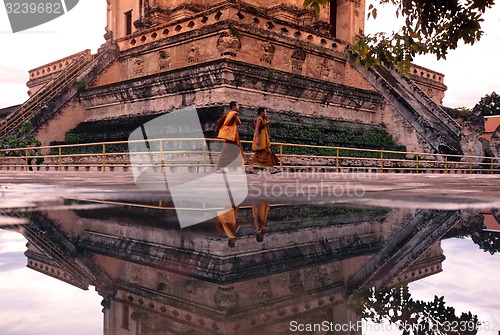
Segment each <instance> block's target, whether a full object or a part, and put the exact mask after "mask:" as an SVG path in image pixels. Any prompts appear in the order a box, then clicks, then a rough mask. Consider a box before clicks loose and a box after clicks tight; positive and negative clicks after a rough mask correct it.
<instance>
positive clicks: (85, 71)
mask: <svg viewBox="0 0 500 335" xmlns="http://www.w3.org/2000/svg"><path fill="white" fill-rule="evenodd" d="M118 55H119V50H118V47H117V46H116V45H115V44H110V45H107V46H106V47H105V48H103V49H102V50H100V51H99V53H97V54H96V55H91V54H87V53H82V54H81V55H80V56H79V57H77V58H75V60H73V62H72V63H71V64H70V65H69V66H68V67H67V68H65V69H64V70H63V71H61V73H60V74H59V75H58V76H57V77H56V78H54V79H53V80H51V81H50V82H48V83H47V84H46V85H44V86H43V87H42V88H41V89H40V90H38V91H37V92H36V93H35V94H33V95H32V96H31V97H30V98H29V99H28V100H27V101H26V102H25V103H23V104H22V105H21V106H19V107H18V108H17V109H15V110H14V111H12V112H11V113H9V114H8V115H7V116H6V117H5V118H4V119H3V120H1V122H0V139H4V138H5V137H6V136H8V135H15V134H16V133H17V132H18V131H19V129H20V127H21V126H22V125H23V124H24V123H25V122H27V121H31V123H32V126H33V128H32V131H36V130H37V129H38V128H39V127H40V126H41V125H43V124H44V123H45V122H47V121H49V120H50V119H51V118H52V117H53V116H54V115H55V114H56V113H57V112H58V111H59V109H60V108H61V107H62V106H64V105H65V104H66V103H67V102H68V101H69V100H70V99H71V98H73V97H74V96H75V95H76V94H77V93H78V92H79V90H80V89H82V87H79V85H84V84H85V83H88V82H90V81H91V80H92V79H93V78H95V77H96V76H97V75H98V74H99V73H100V72H101V71H102V70H104V69H105V68H106V67H107V66H108V65H109V64H110V63H111V62H112V61H114V60H115V59H116V58H117V57H118ZM80 83H82V84H80Z"/></svg>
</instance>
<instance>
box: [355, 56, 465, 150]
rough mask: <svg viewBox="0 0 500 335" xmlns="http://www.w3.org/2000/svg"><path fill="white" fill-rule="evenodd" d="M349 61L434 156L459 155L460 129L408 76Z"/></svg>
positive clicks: (380, 67) (379, 67) (384, 68)
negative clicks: (420, 137)
mask: <svg viewBox="0 0 500 335" xmlns="http://www.w3.org/2000/svg"><path fill="white" fill-rule="evenodd" d="M347 58H348V59H349V62H350V63H351V64H352V66H354V67H355V68H356V69H357V70H358V71H359V72H360V73H361V75H362V76H363V77H364V78H365V79H366V80H367V81H368V82H369V83H370V84H372V85H373V87H375V89H377V91H379V93H380V94H382V95H383V96H384V97H385V99H386V100H387V101H389V103H390V104H391V105H392V106H393V107H394V108H395V109H396V111H398V112H399V113H400V114H401V115H402V116H403V117H404V118H405V120H406V121H408V123H409V124H410V125H411V126H412V127H413V128H414V129H415V130H416V131H417V133H418V134H419V135H420V136H422V138H423V139H424V140H425V141H427V142H428V143H429V145H430V146H431V147H432V148H433V149H434V151H435V153H443V154H457V155H462V154H463V151H462V148H461V145H460V136H461V133H462V129H461V126H460V125H459V124H457V123H456V122H455V120H453V118H452V117H451V116H449V115H448V114H447V113H446V112H445V111H444V110H443V109H442V108H441V107H440V106H439V105H438V104H436V103H435V102H434V101H433V100H432V99H431V98H430V97H429V96H428V95H427V94H425V93H424V92H423V91H422V90H421V89H420V88H419V87H418V86H417V85H416V84H415V83H414V82H413V81H411V80H410V79H409V78H408V77H406V76H404V75H401V74H399V73H398V72H396V71H395V70H392V69H388V68H386V67H383V66H379V65H377V66H375V67H374V68H370V69H367V68H365V67H364V66H363V65H361V64H356V63H355V61H354V59H355V57H354V56H353V55H352V54H348V57H347Z"/></svg>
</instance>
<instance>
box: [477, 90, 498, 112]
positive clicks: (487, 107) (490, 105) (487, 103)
mask: <svg viewBox="0 0 500 335" xmlns="http://www.w3.org/2000/svg"><path fill="white" fill-rule="evenodd" d="M474 109H479V110H480V111H481V115H483V116H488V115H500V95H498V94H496V93H495V92H492V93H491V94H486V95H485V96H484V97H482V98H481V100H480V101H479V102H478V103H477V104H476V106H474Z"/></svg>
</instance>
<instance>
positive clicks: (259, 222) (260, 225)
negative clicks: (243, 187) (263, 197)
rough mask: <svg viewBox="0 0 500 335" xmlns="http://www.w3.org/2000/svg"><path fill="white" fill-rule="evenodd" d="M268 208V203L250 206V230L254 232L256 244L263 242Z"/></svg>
mask: <svg viewBox="0 0 500 335" xmlns="http://www.w3.org/2000/svg"><path fill="white" fill-rule="evenodd" d="M270 208H271V206H270V204H269V201H258V202H257V203H254V204H253V205H252V214H253V224H252V228H253V230H254V231H255V237H256V238H257V242H262V241H263V240H264V235H265V234H266V232H267V217H268V215H269V210H270Z"/></svg>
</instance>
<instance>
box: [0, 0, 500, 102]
mask: <svg viewBox="0 0 500 335" xmlns="http://www.w3.org/2000/svg"><path fill="white" fill-rule="evenodd" d="M105 4H106V2H105V1H88V0H87V1H80V2H79V3H78V5H77V6H76V7H75V8H74V9H73V10H71V11H69V12H68V13H67V14H65V15H63V16H61V17H59V18H57V19H55V20H53V21H50V22H48V23H46V24H43V25H40V26H37V27H34V28H31V29H29V30H26V31H23V32H18V33H12V30H11V27H10V24H9V20H8V17H7V13H6V9H5V8H4V7H3V5H1V4H0V45H1V46H2V51H3V53H2V56H1V57H0V108H4V107H8V106H12V105H16V104H20V103H23V102H24V101H25V100H26V99H27V98H28V95H27V91H28V88H27V87H26V82H27V80H28V71H29V70H31V69H33V68H36V67H38V66H41V65H44V64H46V63H49V62H52V61H55V60H58V59H60V58H63V57H66V56H69V55H71V54H74V53H76V52H79V51H82V50H85V49H91V50H92V52H93V53H95V52H96V51H97V48H98V47H99V46H100V45H101V44H102V43H104V38H103V34H104V27H105V26H106V8H105ZM499 26H500V7H499V6H498V5H497V6H495V7H494V8H493V9H491V10H489V12H488V13H487V14H486V15H485V22H484V23H483V29H484V31H485V32H486V35H485V36H484V37H483V38H482V40H481V41H480V42H479V43H476V44H475V45H473V46H469V45H467V46H464V45H461V46H459V48H458V49H457V50H455V51H452V52H450V54H449V55H448V57H447V59H446V60H440V61H437V60H436V59H435V57H434V56H425V57H418V58H417V59H416V60H415V62H414V63H415V64H418V65H421V66H424V67H427V68H429V69H432V70H435V71H438V72H440V73H442V74H444V75H445V78H444V79H445V81H444V83H445V85H447V86H448V91H447V92H446V96H445V99H444V105H445V106H448V107H462V106H464V107H469V108H472V107H474V105H475V104H476V103H477V102H479V100H480V98H481V97H483V96H485V95H486V94H491V92H493V91H497V92H498V91H500V90H499V88H498V86H499V85H498V78H499V77H500V67H499V66H497V64H496V59H497V58H498V55H497V52H499V51H500V50H499V47H498V46H499V45H500V27H499ZM395 28H396V26H395V19H394V12H393V11H392V10H391V9H389V8H382V7H379V16H378V18H377V20H375V21H374V20H371V19H370V20H368V22H367V26H366V32H367V33H371V32H375V31H378V30H384V31H387V30H392V29H395Z"/></svg>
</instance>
